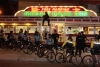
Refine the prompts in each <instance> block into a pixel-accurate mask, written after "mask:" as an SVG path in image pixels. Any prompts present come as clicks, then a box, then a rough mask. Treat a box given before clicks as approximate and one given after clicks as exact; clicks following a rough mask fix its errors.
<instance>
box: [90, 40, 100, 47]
mask: <svg viewBox="0 0 100 67" xmlns="http://www.w3.org/2000/svg"><path fill="white" fill-rule="evenodd" d="M94 44H98V45H100V41H99V42H98V41H92V42H91V45H90V47H91V48H94Z"/></svg>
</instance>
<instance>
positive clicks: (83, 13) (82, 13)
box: [15, 6, 97, 17]
mask: <svg viewBox="0 0 100 67" xmlns="http://www.w3.org/2000/svg"><path fill="white" fill-rule="evenodd" d="M45 12H48V14H49V16H50V17H90V16H97V14H96V13H95V12H93V11H91V10H87V9H85V8H84V7H81V6H30V7H27V8H25V9H24V10H20V11H18V12H16V14H15V16H24V17H42V16H43V15H44V13H45Z"/></svg>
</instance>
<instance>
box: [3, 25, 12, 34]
mask: <svg viewBox="0 0 100 67" xmlns="http://www.w3.org/2000/svg"><path fill="white" fill-rule="evenodd" d="M4 31H5V33H9V32H10V31H14V26H4Z"/></svg>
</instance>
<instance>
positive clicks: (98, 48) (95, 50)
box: [91, 44, 100, 55]
mask: <svg viewBox="0 0 100 67" xmlns="http://www.w3.org/2000/svg"><path fill="white" fill-rule="evenodd" d="M91 54H92V55H98V54H100V44H94V47H93V50H92V51H91Z"/></svg>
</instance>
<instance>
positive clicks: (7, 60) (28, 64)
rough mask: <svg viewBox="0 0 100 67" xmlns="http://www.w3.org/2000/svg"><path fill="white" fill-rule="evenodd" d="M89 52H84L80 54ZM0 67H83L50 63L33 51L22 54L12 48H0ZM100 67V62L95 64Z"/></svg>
mask: <svg viewBox="0 0 100 67" xmlns="http://www.w3.org/2000/svg"><path fill="white" fill-rule="evenodd" d="M86 54H89V53H85V54H83V55H82V56H84V55H86ZM0 67H84V66H83V65H80V66H74V65H72V64H71V63H62V64H58V63H56V62H54V63H50V62H48V61H47V59H46V58H45V57H42V58H39V57H37V55H35V54H34V53H33V54H32V55H28V54H24V53H23V52H17V51H13V50H10V49H8V50H5V49H0ZM96 67H100V64H98V65H96Z"/></svg>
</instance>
